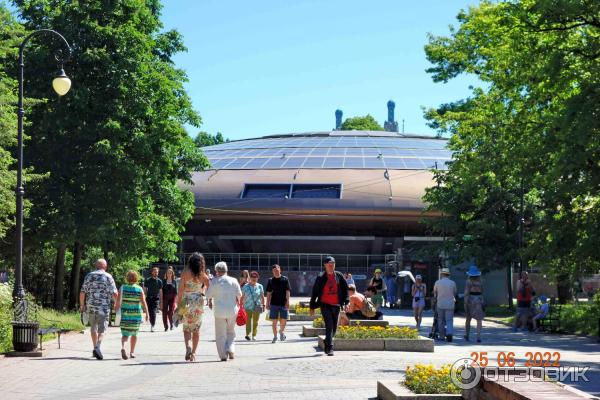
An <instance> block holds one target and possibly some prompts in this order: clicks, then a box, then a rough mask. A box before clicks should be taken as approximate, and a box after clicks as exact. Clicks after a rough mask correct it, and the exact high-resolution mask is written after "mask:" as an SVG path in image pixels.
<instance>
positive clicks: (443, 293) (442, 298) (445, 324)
mask: <svg viewBox="0 0 600 400" xmlns="http://www.w3.org/2000/svg"><path fill="white" fill-rule="evenodd" d="M449 276H450V270H449V269H448V268H442V269H441V270H440V279H439V280H437V281H436V282H435V284H434V285H433V296H434V297H435V304H436V307H437V309H436V311H437V315H438V331H439V333H440V338H444V337H445V338H446V341H448V342H451V341H452V334H453V333H454V325H453V324H454V303H455V301H456V297H455V296H456V283H455V282H454V281H453V280H451V279H450V278H449Z"/></svg>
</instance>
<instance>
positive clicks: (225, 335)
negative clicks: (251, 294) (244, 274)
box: [206, 261, 242, 361]
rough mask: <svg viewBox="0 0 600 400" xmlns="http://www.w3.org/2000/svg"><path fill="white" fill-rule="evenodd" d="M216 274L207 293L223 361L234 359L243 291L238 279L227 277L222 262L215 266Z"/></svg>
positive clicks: (216, 339) (219, 351)
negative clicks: (236, 331)
mask: <svg viewBox="0 0 600 400" xmlns="http://www.w3.org/2000/svg"><path fill="white" fill-rule="evenodd" d="M215 273H216V274H217V275H216V276H215V278H213V280H212V282H211V284H210V287H209V288H208V290H207V291H206V298H207V299H208V307H209V308H210V309H211V310H213V311H214V315H215V342H216V344H217V353H219V358H220V359H221V361H227V358H229V359H230V360H233V359H234V356H235V343H234V342H235V324H236V317H237V313H238V310H239V305H240V304H241V302H240V300H241V298H242V290H241V289H240V284H239V283H238V281H237V279H235V278H233V277H231V276H227V264H226V263H225V262H224V261H220V262H218V263H217V264H215Z"/></svg>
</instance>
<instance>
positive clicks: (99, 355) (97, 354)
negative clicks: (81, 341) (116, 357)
mask: <svg viewBox="0 0 600 400" xmlns="http://www.w3.org/2000/svg"><path fill="white" fill-rule="evenodd" d="M92 354H93V355H94V357H96V358H97V359H98V360H103V359H104V356H103V355H102V352H101V351H100V347H96V348H95V349H94V351H93V352H92Z"/></svg>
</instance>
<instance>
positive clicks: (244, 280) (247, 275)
mask: <svg viewBox="0 0 600 400" xmlns="http://www.w3.org/2000/svg"><path fill="white" fill-rule="evenodd" d="M248 282H250V273H249V272H248V270H247V269H245V270H243V271H242V274H241V275H240V287H244V285H245V284H247V283H248Z"/></svg>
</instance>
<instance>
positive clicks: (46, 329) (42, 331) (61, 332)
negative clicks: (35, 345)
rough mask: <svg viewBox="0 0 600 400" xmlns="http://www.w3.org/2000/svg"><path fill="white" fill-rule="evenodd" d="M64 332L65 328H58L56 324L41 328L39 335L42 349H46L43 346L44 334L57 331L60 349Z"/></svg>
mask: <svg viewBox="0 0 600 400" xmlns="http://www.w3.org/2000/svg"><path fill="white" fill-rule="evenodd" d="M64 332H66V330H65V329H61V328H57V327H55V326H51V327H49V328H43V329H39V330H38V335H39V336H40V350H44V347H43V346H42V343H43V341H42V338H43V336H44V335H47V334H49V333H56V334H57V336H58V348H59V349H60V335H62V334H63V333H64Z"/></svg>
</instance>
